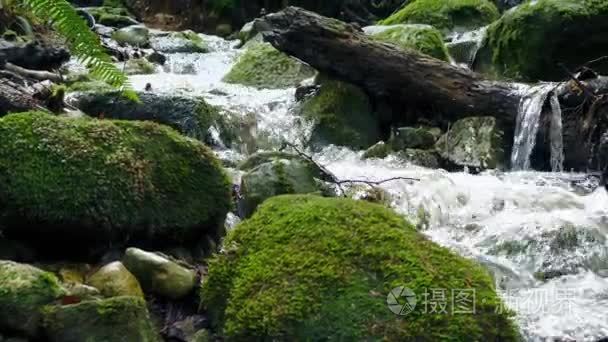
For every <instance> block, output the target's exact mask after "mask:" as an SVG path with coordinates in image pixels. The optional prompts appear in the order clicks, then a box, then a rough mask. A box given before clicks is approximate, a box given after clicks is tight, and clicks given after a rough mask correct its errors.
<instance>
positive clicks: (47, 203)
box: [0, 112, 231, 248]
mask: <svg viewBox="0 0 608 342" xmlns="http://www.w3.org/2000/svg"><path fill="white" fill-rule="evenodd" d="M0 135H1V136H2V137H4V139H2V140H1V141H0V208H2V209H0V226H3V225H6V227H7V228H6V232H7V233H10V234H13V235H19V236H21V237H22V238H25V239H41V240H44V237H48V238H50V239H53V240H59V241H58V243H61V239H58V238H57V235H59V236H61V234H58V232H64V233H65V234H68V235H69V236H70V240H68V241H66V243H69V241H78V245H76V246H71V247H74V248H76V247H86V246H87V245H88V244H95V245H96V244H103V243H106V242H108V241H115V242H118V241H122V242H124V241H126V240H127V239H129V238H140V239H142V241H150V240H153V241H157V242H160V243H171V242H191V243H194V242H195V241H193V239H197V238H199V237H201V236H203V235H211V236H213V237H215V236H217V234H218V229H221V227H222V224H221V223H222V222H223V219H224V217H225V215H226V212H227V211H228V209H229V208H230V206H231V199H230V191H229V188H230V187H229V181H228V179H227V176H226V175H225V174H224V172H223V171H222V169H221V166H220V164H219V162H218V160H217V159H216V158H215V156H214V155H213V153H212V152H211V150H209V149H208V148H207V147H205V146H204V145H203V144H201V143H200V142H198V141H195V140H193V139H189V138H186V137H183V136H182V135H180V134H179V133H177V132H176V131H174V130H173V129H171V128H168V127H165V126H161V125H158V124H156V123H152V122H131V121H113V120H96V119H71V118H60V117H54V116H51V115H47V114H44V113H37V112H30V113H21V114H13V115H8V116H5V117H3V118H1V119H0ZM42 170H44V172H41V171H42ZM56 248H57V247H56Z"/></svg>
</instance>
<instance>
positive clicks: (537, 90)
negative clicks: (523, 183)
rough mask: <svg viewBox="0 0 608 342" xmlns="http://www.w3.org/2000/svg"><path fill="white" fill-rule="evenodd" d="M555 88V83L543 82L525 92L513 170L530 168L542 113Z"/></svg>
mask: <svg viewBox="0 0 608 342" xmlns="http://www.w3.org/2000/svg"><path fill="white" fill-rule="evenodd" d="M553 88H555V85H554V84H552V83H541V84H538V85H534V86H530V87H528V88H527V89H526V90H525V91H524V93H523V97H522V100H521V102H520V104H519V110H518V113H517V122H516V126H515V137H514V140H513V151H512V153H511V168H512V169H513V170H528V169H530V156H531V155H532V150H533V149H534V146H535V144H536V134H537V133H538V128H539V125H540V115H541V112H542V109H543V106H544V104H545V101H546V100H547V97H548V96H549V93H550V92H551V91H552V90H553Z"/></svg>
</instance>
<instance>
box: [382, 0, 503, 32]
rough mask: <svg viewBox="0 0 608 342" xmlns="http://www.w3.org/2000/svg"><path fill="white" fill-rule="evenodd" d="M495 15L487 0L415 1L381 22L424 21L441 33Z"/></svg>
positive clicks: (466, 27)
mask: <svg viewBox="0 0 608 342" xmlns="http://www.w3.org/2000/svg"><path fill="white" fill-rule="evenodd" d="M498 17H499V13H498V9H497V8H496V6H495V5H494V4H493V3H492V2H490V1H488V0H416V1H411V2H409V4H408V5H406V6H404V7H403V8H402V9H400V10H398V11H396V12H395V13H393V14H392V15H391V16H390V17H388V18H386V19H384V20H382V21H380V24H381V25H394V24H427V25H432V26H434V27H435V28H437V29H439V30H441V31H442V32H443V33H450V32H453V31H457V32H466V31H470V30H473V29H476V28H479V27H481V26H485V25H487V24H489V23H491V22H493V21H494V20H496V19H498Z"/></svg>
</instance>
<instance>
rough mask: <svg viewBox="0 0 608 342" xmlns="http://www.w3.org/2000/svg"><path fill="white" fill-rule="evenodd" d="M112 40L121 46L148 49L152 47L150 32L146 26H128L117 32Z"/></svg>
mask: <svg viewBox="0 0 608 342" xmlns="http://www.w3.org/2000/svg"><path fill="white" fill-rule="evenodd" d="M112 39H114V40H115V41H116V42H117V43H118V44H120V45H130V46H134V47H139V48H147V47H148V46H149V45H150V32H149V31H148V29H147V28H145V27H144V26H128V27H125V28H121V29H120V30H116V31H115V32H114V33H113V34H112Z"/></svg>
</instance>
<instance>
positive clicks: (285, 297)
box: [201, 196, 518, 341]
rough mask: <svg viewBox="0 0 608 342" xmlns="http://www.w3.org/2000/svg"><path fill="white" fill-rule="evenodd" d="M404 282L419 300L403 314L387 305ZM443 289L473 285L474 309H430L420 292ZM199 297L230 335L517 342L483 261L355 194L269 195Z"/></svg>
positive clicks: (237, 231) (228, 244) (231, 238)
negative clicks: (445, 244) (469, 257)
mask: <svg viewBox="0 0 608 342" xmlns="http://www.w3.org/2000/svg"><path fill="white" fill-rule="evenodd" d="M401 286H403V287H405V288H409V289H411V290H412V291H413V292H414V293H415V294H416V299H417V300H418V305H416V306H415V307H414V308H413V311H412V312H409V313H408V314H407V315H406V316H400V315H397V314H394V313H393V312H391V310H389V307H388V305H387V296H388V295H389V294H390V293H391V290H393V289H395V288H399V287H401ZM437 288H438V289H467V290H469V291H471V292H472V291H475V298H476V305H475V314H466V313H465V314H454V315H452V314H437V313H432V312H430V311H427V312H426V313H425V312H424V310H425V305H424V303H423V298H424V294H425V293H426V291H430V289H437ZM201 294H202V302H203V303H204V305H205V306H206V307H207V310H208V312H209V314H210V318H211V320H212V323H213V324H214V325H215V326H216V328H217V329H218V331H219V332H220V334H221V335H222V336H224V337H225V338H226V339H227V340H242V339H254V340H296V341H297V340H302V341H307V340H308V341H314V340H321V339H327V340H336V341H368V340H370V341H373V340H387V341H438V340H443V339H444V338H445V337H446V336H449V338H450V340H454V341H518V336H517V335H518V333H517V331H516V329H515V328H514V326H513V323H512V321H511V319H510V314H509V313H507V312H505V311H498V310H499V309H500V308H501V305H502V303H501V300H500V299H499V297H498V296H497V294H496V292H495V290H494V286H493V281H492V278H491V277H490V275H489V274H488V273H487V272H486V271H485V270H484V269H483V268H482V267H481V266H480V265H477V264H475V263H474V262H472V261H470V260H467V259H465V258H462V257H460V256H457V255H455V254H453V253H452V252H450V251H449V250H448V249H446V248H443V247H439V246H438V245H436V244H435V243H433V242H431V241H429V240H427V239H426V238H425V237H424V236H423V235H422V234H420V233H418V232H417V231H416V230H415V228H413V227H412V226H411V225H410V224H409V223H407V222H406V221H405V220H404V219H403V218H401V217H400V216H398V215H397V214H395V213H394V212H393V211H391V210H390V209H387V208H386V207H383V206H381V205H376V204H371V203H367V202H363V201H354V200H350V199H335V198H332V199H330V198H323V197H317V196H279V197H275V198H273V199H270V200H268V201H266V203H265V204H263V205H262V206H261V207H260V208H259V209H258V211H257V213H256V214H255V215H254V216H253V217H252V218H251V219H249V220H247V221H244V222H243V223H241V224H240V225H239V226H237V227H236V228H234V230H232V231H231V232H230V233H229V235H228V237H227V239H226V241H225V251H224V252H223V253H222V254H220V255H217V256H216V257H214V258H213V259H212V260H211V261H210V263H209V275H208V277H207V279H206V281H205V282H204V284H203V288H202V292H201ZM450 296H452V293H451V290H447V294H446V302H447V303H450V301H451V300H452V298H451V297H450ZM390 298H391V297H389V300H390ZM403 300H404V298H399V301H400V302H401V301H403ZM448 310H450V309H449V308H448Z"/></svg>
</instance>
